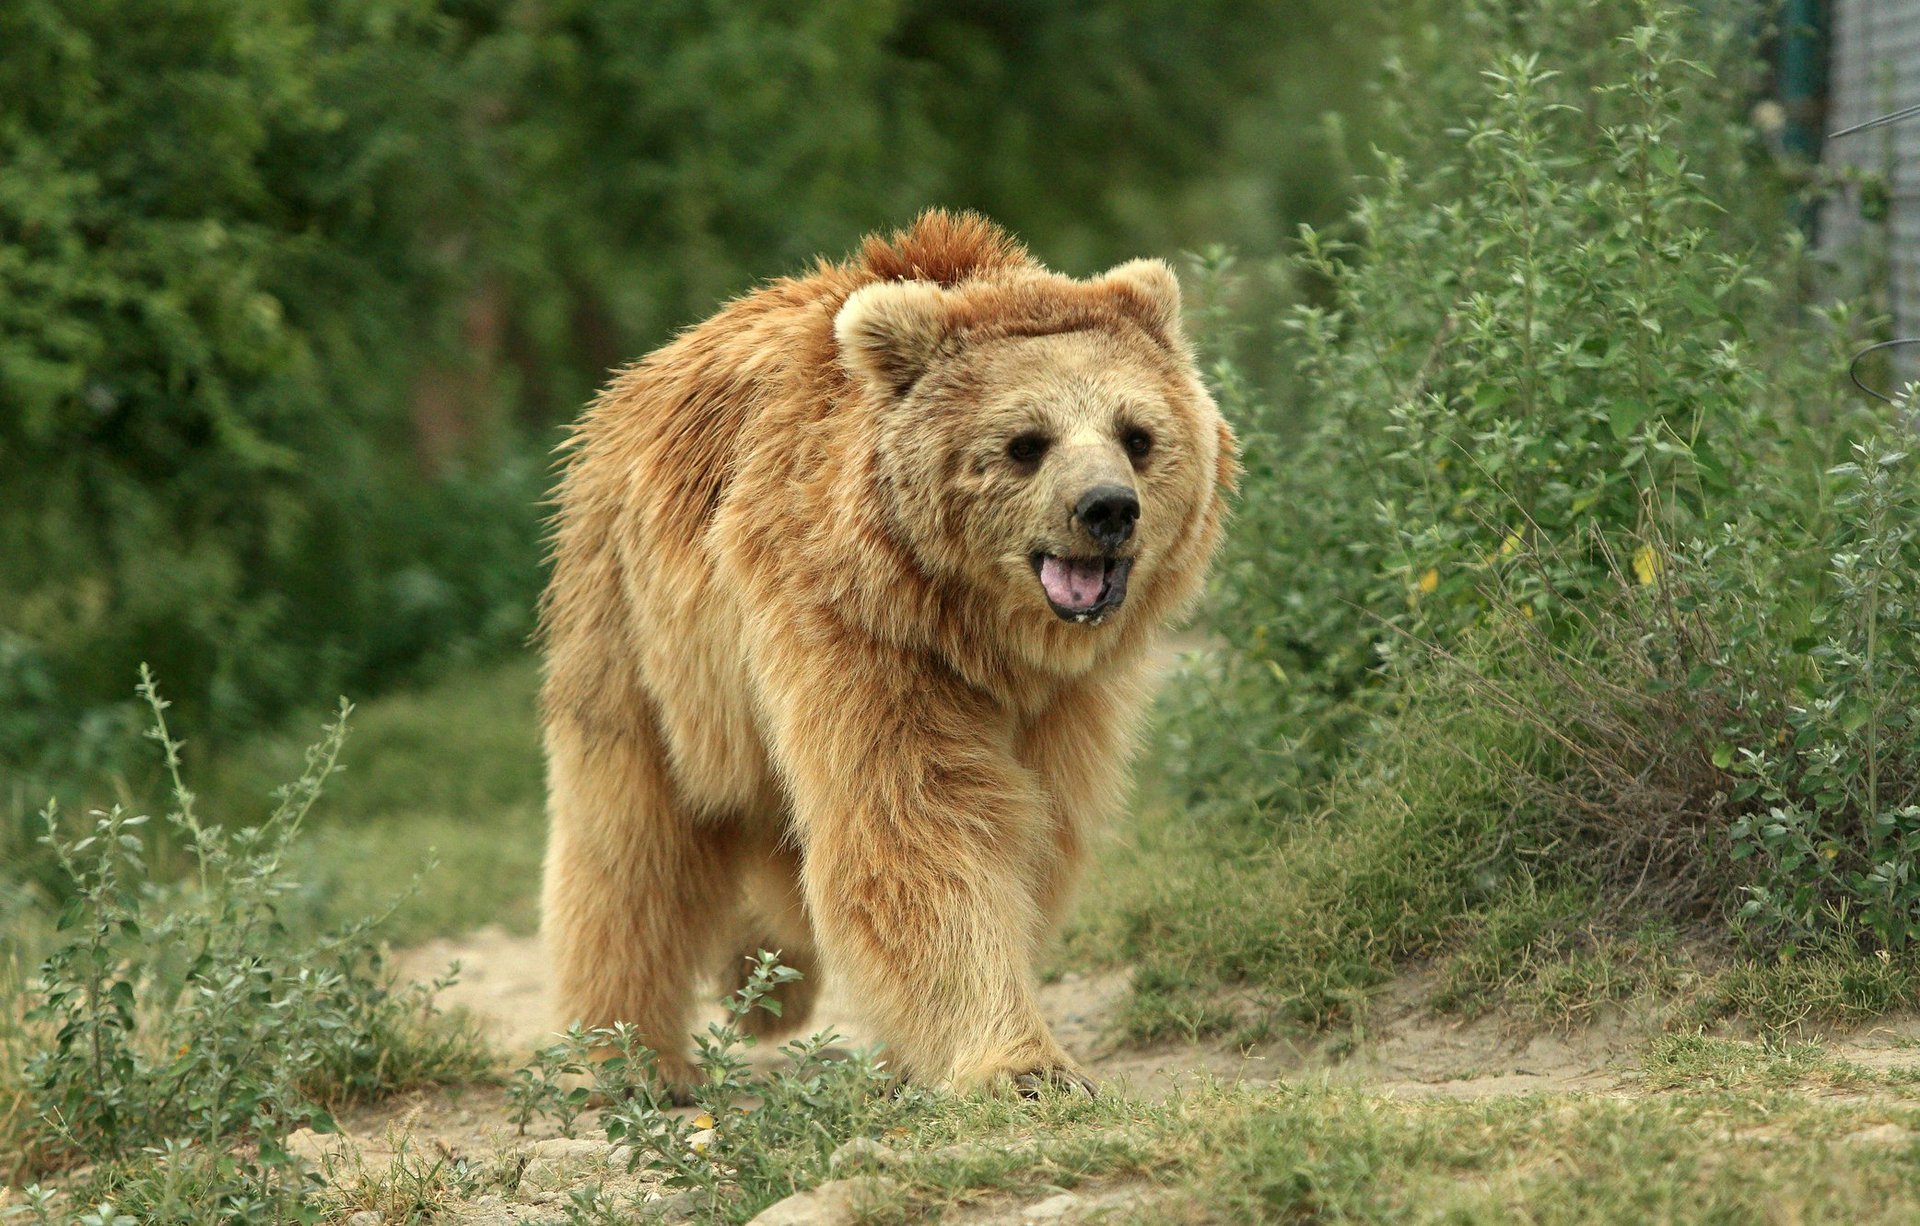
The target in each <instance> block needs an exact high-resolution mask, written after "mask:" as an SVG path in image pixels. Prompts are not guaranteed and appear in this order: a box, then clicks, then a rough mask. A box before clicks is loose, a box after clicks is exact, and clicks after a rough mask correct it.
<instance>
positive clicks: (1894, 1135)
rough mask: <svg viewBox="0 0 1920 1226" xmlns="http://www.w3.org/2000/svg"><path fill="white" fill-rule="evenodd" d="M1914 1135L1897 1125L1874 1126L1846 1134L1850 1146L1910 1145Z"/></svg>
mask: <svg viewBox="0 0 1920 1226" xmlns="http://www.w3.org/2000/svg"><path fill="white" fill-rule="evenodd" d="M1914 1135H1915V1134H1914V1133H1913V1132H1912V1131H1910V1130H1909V1129H1906V1128H1902V1127H1901V1126H1900V1125H1898V1124H1875V1125H1873V1126H1872V1127H1871V1128H1862V1129H1860V1130H1859V1131H1858V1132H1851V1133H1848V1134H1847V1138H1846V1139H1847V1143H1848V1144H1850V1145H1910V1144H1912V1143H1913V1139H1914Z"/></svg>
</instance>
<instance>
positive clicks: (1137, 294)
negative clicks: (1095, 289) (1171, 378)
mask: <svg viewBox="0 0 1920 1226" xmlns="http://www.w3.org/2000/svg"><path fill="white" fill-rule="evenodd" d="M1094 284H1096V285H1098V286H1101V287H1102V288H1105V289H1107V290H1109V291H1110V292H1111V293H1112V294H1113V295H1114V297H1116V298H1118V299H1119V300H1120V305H1121V307H1122V309H1124V310H1125V311H1126V312H1127V313H1128V314H1129V315H1132V316H1133V317H1134V318H1135V319H1137V320H1139V321H1140V326H1141V327H1143V328H1145V329H1146V330H1147V331H1148V332H1149V333H1151V334H1152V335H1153V337H1154V338H1155V339H1156V340H1158V341H1160V343H1162V344H1164V345H1165V346H1167V348H1169V349H1172V350H1173V351H1174V352H1176V353H1185V352H1186V351H1187V333H1186V329H1185V328H1184V327H1183V326H1182V325H1181V322H1180V278H1179V277H1177V276H1175V275H1174V271H1173V267H1172V265H1170V264H1168V263H1167V262H1166V261H1165V260H1128V261H1127V262H1126V263H1124V264H1121V265H1119V266H1118V267H1116V268H1114V269H1112V270H1110V271H1109V272H1107V273H1106V274H1105V275H1103V276H1102V277H1101V278H1100V279H1099V280H1098V281H1096V282H1095V283H1094Z"/></svg>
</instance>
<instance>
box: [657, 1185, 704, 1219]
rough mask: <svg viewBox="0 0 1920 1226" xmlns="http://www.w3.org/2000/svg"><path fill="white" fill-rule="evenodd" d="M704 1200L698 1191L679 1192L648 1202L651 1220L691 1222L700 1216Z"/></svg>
mask: <svg viewBox="0 0 1920 1226" xmlns="http://www.w3.org/2000/svg"><path fill="white" fill-rule="evenodd" d="M701 1205H702V1201H701V1198H700V1194H699V1193H698V1192H692V1191H688V1192H679V1193H675V1194H674V1195H672V1196H664V1197H661V1198H660V1199H659V1200H653V1201H648V1202H647V1221H649V1222H689V1221H692V1220H693V1219H694V1218H696V1217H699V1216H700V1209H701Z"/></svg>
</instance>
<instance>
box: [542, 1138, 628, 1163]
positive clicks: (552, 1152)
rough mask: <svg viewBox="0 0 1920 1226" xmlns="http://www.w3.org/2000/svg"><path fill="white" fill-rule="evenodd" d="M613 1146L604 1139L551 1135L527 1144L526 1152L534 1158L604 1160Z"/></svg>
mask: <svg viewBox="0 0 1920 1226" xmlns="http://www.w3.org/2000/svg"><path fill="white" fill-rule="evenodd" d="M615 1148H616V1147H615V1146H613V1145H611V1144H609V1143H608V1142H606V1141H590V1140H587V1139H586V1138H584V1137H552V1138H549V1139H548V1140H545V1141H535V1142H534V1143H533V1144H532V1145H529V1146H527V1152H528V1153H530V1154H532V1155H533V1156H534V1157H535V1158H548V1159H553V1160H557V1161H564V1162H605V1161H606V1160H607V1157H608V1155H609V1154H610V1153H611V1152H612V1151H613V1150H614V1149H615Z"/></svg>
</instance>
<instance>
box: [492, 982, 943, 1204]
mask: <svg viewBox="0 0 1920 1226" xmlns="http://www.w3.org/2000/svg"><path fill="white" fill-rule="evenodd" d="M799 978H800V972H798V971H796V970H794V969H793V968H792V967H789V966H785V965H782V964H781V962H780V959H779V955H778V954H773V953H768V952H766V951H765V950H762V951H760V953H759V954H757V955H756V957H755V959H754V962H753V965H752V966H751V967H750V968H749V972H748V975H747V979H746V982H745V983H743V984H742V985H741V987H740V988H739V990H738V991H736V992H734V993H733V994H732V995H730V996H728V997H727V998H726V999H725V1000H724V1001H723V1002H722V1004H723V1006H724V1008H725V1009H726V1011H727V1013H728V1015H729V1016H728V1020H726V1021H721V1022H714V1023H711V1024H709V1025H708V1027H707V1029H706V1031H705V1032H704V1033H702V1034H699V1035H696V1036H695V1037H694V1046H695V1059H694V1067H695V1071H696V1072H697V1073H698V1077H697V1078H696V1080H695V1081H694V1082H693V1083H692V1084H691V1085H688V1086H684V1087H679V1086H669V1085H666V1084H664V1083H663V1082H662V1081H661V1080H660V1078H659V1077H658V1075H657V1066H658V1056H657V1054H656V1053H655V1052H653V1051H651V1050H649V1049H648V1048H646V1047H645V1046H644V1045H642V1044H641V1043H640V1042H639V1038H638V1036H637V1035H636V1034H635V1032H634V1031H633V1030H632V1028H631V1027H629V1026H627V1025H626V1024H624V1023H620V1024H616V1025H614V1026H611V1027H603V1028H596V1029H583V1028H581V1027H580V1026H578V1025H575V1026H573V1027H570V1028H569V1029H568V1030H567V1032H566V1033H565V1035H564V1036H563V1037H562V1039H561V1041H560V1042H559V1043H556V1044H554V1045H552V1046H550V1047H548V1048H545V1049H543V1050H542V1051H540V1052H539V1053H537V1054H536V1056H535V1057H534V1060H533V1061H532V1062H531V1063H530V1064H528V1065H527V1066H525V1067H523V1068H521V1069H520V1070H519V1071H517V1072H516V1073H515V1074H514V1077H513V1080H512V1083H511V1085H510V1088H509V1091H508V1096H509V1102H510V1103H511V1104H512V1109H511V1117H510V1118H511V1119H512V1120H513V1122H514V1123H515V1124H517V1125H519V1126H520V1127H521V1128H522V1129H524V1128H525V1127H526V1125H527V1124H528V1123H531V1122H532V1121H534V1120H536V1119H550V1120H552V1121H553V1122H554V1123H555V1124H556V1125H557V1126H558V1127H559V1128H560V1130H561V1132H562V1134H563V1135H566V1136H571V1135H573V1129H574V1127H575V1124H576V1122H577V1121H578V1119H579V1118H580V1116H581V1115H582V1114H583V1113H584V1112H585V1111H586V1110H588V1109H589V1107H590V1106H591V1105H592V1104H595V1103H599V1104H605V1105H604V1106H602V1107H600V1109H599V1117H598V1124H599V1127H600V1128H601V1130H602V1131H603V1132H604V1133H605V1135H606V1137H607V1139H608V1140H609V1141H614V1142H617V1143H619V1144H621V1145H624V1146H626V1147H628V1149H629V1152H630V1158H629V1161H630V1163H631V1165H632V1169H635V1170H644V1171H650V1172H653V1173H654V1174H656V1175H657V1176H659V1177H660V1178H661V1182H663V1183H664V1184H665V1185H667V1186H668V1187H674V1188H680V1189H683V1190H685V1191H688V1192H691V1193H692V1194H694V1195H695V1196H696V1197H697V1198H698V1199H699V1201H700V1202H701V1203H702V1205H703V1207H704V1209H705V1211H706V1212H707V1213H709V1214H710V1215H712V1217H713V1219H714V1220H716V1221H744V1220H746V1218H748V1217H750V1216H752V1214H753V1213H754V1212H756V1211H757V1210H758V1209H759V1208H761V1207H763V1206H764V1205H766V1204H769V1203H771V1202H772V1201H774V1200H777V1199H779V1198H780V1197H782V1196H786V1195H788V1194H790V1193H792V1192H795V1191H797V1190H799V1189H800V1188H802V1187H805V1186H808V1185H809V1184H810V1183H811V1182H815V1181H817V1179H818V1178H819V1177H820V1176H821V1175H822V1174H824V1172H825V1171H826V1170H827V1160H828V1159H829V1157H831V1155H832V1154H833V1151H834V1150H835V1148H837V1147H838V1146H839V1145H840V1144H841V1143H842V1142H844V1141H846V1140H848V1139H850V1138H852V1137H855V1136H862V1135H877V1134H878V1133H879V1132H880V1131H882V1130H884V1129H885V1128H887V1127H889V1126H891V1125H893V1124H895V1123H897V1122H899V1121H902V1120H905V1119H907V1118H909V1117H910V1116H911V1115H912V1114H913V1113H914V1112H915V1111H916V1110H917V1108H918V1107H919V1106H920V1105H921V1103H922V1101H923V1099H922V1097H921V1095H920V1094H919V1093H917V1092H914V1091H911V1090H908V1089H905V1088H903V1087H901V1086H899V1085H898V1083H897V1081H896V1079H895V1078H894V1075H893V1074H892V1073H891V1072H889V1071H888V1070H887V1069H886V1068H885V1067H884V1065H882V1064H880V1063H879V1062H877V1061H876V1060H875V1059H874V1058H873V1057H872V1056H871V1055H869V1054H863V1053H847V1052H842V1051H839V1050H837V1049H835V1048H833V1047H832V1043H833V1041H834V1036H832V1035H831V1034H816V1035H813V1036H812V1037H810V1038H806V1039H800V1040H796V1041H794V1042H791V1043H787V1044H785V1045H783V1046H782V1047H781V1048H780V1053H781V1055H782V1057H784V1060H783V1062H782V1063H781V1064H779V1065H777V1066H775V1067H774V1068H772V1069H771V1070H769V1071H765V1072H763V1073H760V1074H757V1075H756V1074H755V1073H754V1072H753V1070H752V1069H751V1067H750V1065H749V1063H748V1061H747V1058H746V1053H747V1051H748V1050H749V1049H750V1048H752V1047H753V1046H754V1044H755V1042H756V1040H755V1039H754V1037H753V1036H752V1035H750V1034H747V1033H746V1032H745V1031H744V1030H742V1029H741V1027H740V1025H739V1022H740V1020H741V1019H743V1018H745V1017H746V1016H747V1014H749V1013H750V1012H752V1011H753V1010H755V1009H763V1010H766V1011H768V1012H771V1013H775V1014H778V1012H779V1010H780V1002H779V1000H778V998H777V997H775V996H774V995H773V993H774V990H775V989H776V988H778V987H780V986H781V985H782V984H786V983H792V982H794V981H796V980H798V979H799ZM583 1074H584V1075H585V1076H586V1078H587V1080H585V1081H580V1080H576V1079H577V1078H579V1077H580V1076H581V1075H583ZM688 1106H691V1107H692V1108H693V1109H694V1110H693V1112H692V1113H691V1114H689V1113H688V1112H687V1111H686V1110H685V1108H686V1107H688ZM576 1208H577V1209H579V1211H580V1213H581V1214H583V1215H588V1214H589V1211H590V1210H591V1208H592V1206H591V1205H585V1206H576Z"/></svg>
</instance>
